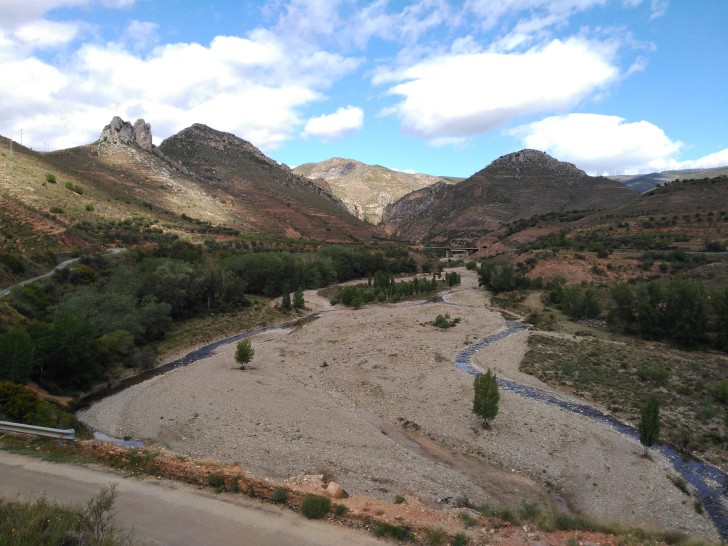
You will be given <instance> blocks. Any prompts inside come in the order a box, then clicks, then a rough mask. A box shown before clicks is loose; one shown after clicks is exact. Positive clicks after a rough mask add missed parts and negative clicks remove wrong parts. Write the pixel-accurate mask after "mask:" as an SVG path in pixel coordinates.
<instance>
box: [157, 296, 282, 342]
mask: <svg viewBox="0 0 728 546" xmlns="http://www.w3.org/2000/svg"><path fill="white" fill-rule="evenodd" d="M247 297H248V299H249V300H250V301H251V303H252V305H250V306H249V307H246V308H244V309H241V310H239V311H235V312H232V313H219V314H214V315H208V316H203V317H196V318H193V319H189V320H186V321H184V322H180V323H176V324H173V325H172V327H171V328H170V329H169V331H168V332H167V335H166V337H165V339H163V340H162V341H160V342H159V343H158V344H157V345H156V349H157V352H158V353H159V354H160V355H164V354H165V353H171V352H173V351H176V350H179V349H183V348H185V347H190V346H194V345H201V344H203V343H208V342H211V341H215V340H217V339H221V338H224V337H227V336H232V335H235V334H238V333H240V332H242V331H247V330H253V329H256V328H263V327H265V326H270V325H272V324H277V323H279V322H284V321H286V320H289V319H290V317H289V316H288V315H286V314H285V313H282V312H280V311H278V310H276V309H274V308H273V307H270V306H269V305H268V301H269V300H268V299H267V298H263V297H259V296H247Z"/></svg>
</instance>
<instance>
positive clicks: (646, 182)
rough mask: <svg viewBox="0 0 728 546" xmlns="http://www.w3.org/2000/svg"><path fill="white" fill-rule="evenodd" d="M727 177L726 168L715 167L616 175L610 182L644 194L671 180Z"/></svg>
mask: <svg viewBox="0 0 728 546" xmlns="http://www.w3.org/2000/svg"><path fill="white" fill-rule="evenodd" d="M725 175H728V166H726V167H715V168H712V169H681V170H674V171H662V172H655V173H648V174H636V175H617V176H610V177H609V178H611V179H612V180H616V181H617V182H621V183H622V184H624V185H625V186H629V187H630V188H632V189H633V190H635V191H638V192H640V193H644V192H646V191H650V190H651V189H653V188H656V187H657V186H661V185H662V184H666V183H668V182H672V181H673V180H678V179H680V180H692V179H696V178H713V177H716V176H725Z"/></svg>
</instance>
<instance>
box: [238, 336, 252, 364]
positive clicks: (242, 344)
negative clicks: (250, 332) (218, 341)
mask: <svg viewBox="0 0 728 546" xmlns="http://www.w3.org/2000/svg"><path fill="white" fill-rule="evenodd" d="M253 354H255V350H254V349H253V346H252V345H251V344H250V340H249V339H248V338H246V339H241V340H240V341H238V346H237V348H236V349H235V361H236V362H237V363H238V364H240V369H241V370H244V369H245V365H246V364H248V363H249V362H250V361H251V360H253Z"/></svg>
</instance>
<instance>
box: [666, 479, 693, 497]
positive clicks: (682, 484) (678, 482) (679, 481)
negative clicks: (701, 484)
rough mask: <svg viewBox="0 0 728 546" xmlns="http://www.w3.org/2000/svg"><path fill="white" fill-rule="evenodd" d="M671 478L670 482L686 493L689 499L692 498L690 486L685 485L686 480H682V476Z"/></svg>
mask: <svg viewBox="0 0 728 546" xmlns="http://www.w3.org/2000/svg"><path fill="white" fill-rule="evenodd" d="M668 478H670V481H671V482H672V484H673V485H674V486H675V487H677V488H678V489H679V490H680V491H682V492H683V493H685V494H686V495H687V496H688V497H689V496H690V490H689V489H688V484H687V483H685V480H683V479H682V477H680V476H668Z"/></svg>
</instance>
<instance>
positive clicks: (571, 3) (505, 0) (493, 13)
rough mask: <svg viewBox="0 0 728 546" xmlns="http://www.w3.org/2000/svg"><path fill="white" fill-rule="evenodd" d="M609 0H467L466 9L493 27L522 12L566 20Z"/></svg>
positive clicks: (485, 24)
mask: <svg viewBox="0 0 728 546" xmlns="http://www.w3.org/2000/svg"><path fill="white" fill-rule="evenodd" d="M607 1H608V0H466V2H465V9H466V11H470V12H472V13H474V14H475V15H477V16H479V17H481V24H482V26H483V27H484V28H486V29H491V28H493V27H495V26H496V24H498V22H499V21H500V20H501V19H502V18H504V17H506V16H508V15H513V14H517V13H521V12H531V13H539V14H543V15H545V16H546V17H548V18H549V19H552V20H553V21H555V20H564V19H566V18H568V17H569V16H570V15H571V14H573V13H574V12H577V11H584V10H587V9H590V8H593V7H595V6H601V5H604V4H605V3H606V2H607Z"/></svg>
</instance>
